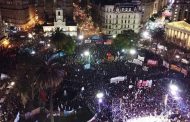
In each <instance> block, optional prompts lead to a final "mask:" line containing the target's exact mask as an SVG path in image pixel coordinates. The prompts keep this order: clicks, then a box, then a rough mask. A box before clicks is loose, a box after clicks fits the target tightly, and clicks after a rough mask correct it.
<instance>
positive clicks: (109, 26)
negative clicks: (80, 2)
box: [100, 0, 142, 35]
mask: <svg viewBox="0 0 190 122" xmlns="http://www.w3.org/2000/svg"><path fill="white" fill-rule="evenodd" d="M139 4H140V3H139V1H136V0H133V1H132V2H125V3H115V4H110V5H108V4H107V5H103V6H102V7H101V9H100V16H101V17H100V18H101V23H102V28H103V29H102V30H103V31H104V33H106V34H111V35H114V34H120V33H122V32H123V31H124V30H129V29H132V30H134V31H135V32H139V29H140V24H141V17H142V12H141V10H140V7H139Z"/></svg>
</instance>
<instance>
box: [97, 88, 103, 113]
mask: <svg viewBox="0 0 190 122" xmlns="http://www.w3.org/2000/svg"><path fill="white" fill-rule="evenodd" d="M96 97H97V98H98V111H99V112H100V111H101V109H100V104H101V103H102V102H103V97H104V93H102V92H99V93H97V94H96Z"/></svg>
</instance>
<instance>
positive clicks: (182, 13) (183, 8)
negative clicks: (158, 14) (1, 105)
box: [172, 0, 190, 22]
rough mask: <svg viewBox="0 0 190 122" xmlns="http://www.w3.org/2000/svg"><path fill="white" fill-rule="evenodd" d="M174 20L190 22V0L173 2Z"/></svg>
mask: <svg viewBox="0 0 190 122" xmlns="http://www.w3.org/2000/svg"><path fill="white" fill-rule="evenodd" d="M172 8H173V15H172V20H173V21H181V20H184V21H187V22H190V0H175V1H174V3H173V6H172Z"/></svg>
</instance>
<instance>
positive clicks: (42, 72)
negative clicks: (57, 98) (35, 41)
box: [37, 62, 64, 122]
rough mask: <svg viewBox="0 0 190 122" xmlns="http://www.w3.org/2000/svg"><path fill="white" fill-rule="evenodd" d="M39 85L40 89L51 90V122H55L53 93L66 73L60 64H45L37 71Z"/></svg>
mask: <svg viewBox="0 0 190 122" xmlns="http://www.w3.org/2000/svg"><path fill="white" fill-rule="evenodd" d="M37 75H39V77H38V84H39V87H40V88H43V89H50V95H49V98H50V117H51V122H54V118H53V93H54V90H55V89H56V87H57V86H58V85H59V84H60V82H61V81H62V80H63V76H64V72H63V70H62V68H61V66H60V65H59V64H58V63H53V62H52V63H49V62H46V63H44V64H43V65H42V66H41V67H40V68H39V70H38V71H37Z"/></svg>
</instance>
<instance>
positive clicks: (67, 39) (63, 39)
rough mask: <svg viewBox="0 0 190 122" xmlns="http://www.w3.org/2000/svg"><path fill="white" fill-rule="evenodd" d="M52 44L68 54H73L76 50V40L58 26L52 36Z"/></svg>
mask: <svg viewBox="0 0 190 122" xmlns="http://www.w3.org/2000/svg"><path fill="white" fill-rule="evenodd" d="M51 39H52V41H51V42H52V44H53V45H55V47H56V48H57V50H63V51H65V52H66V53H67V54H73V52H74V50H75V46H76V45H75V42H74V40H73V39H72V37H71V36H68V35H65V34H64V33H63V30H61V29H59V28H56V30H55V32H53V33H52V36H51Z"/></svg>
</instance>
